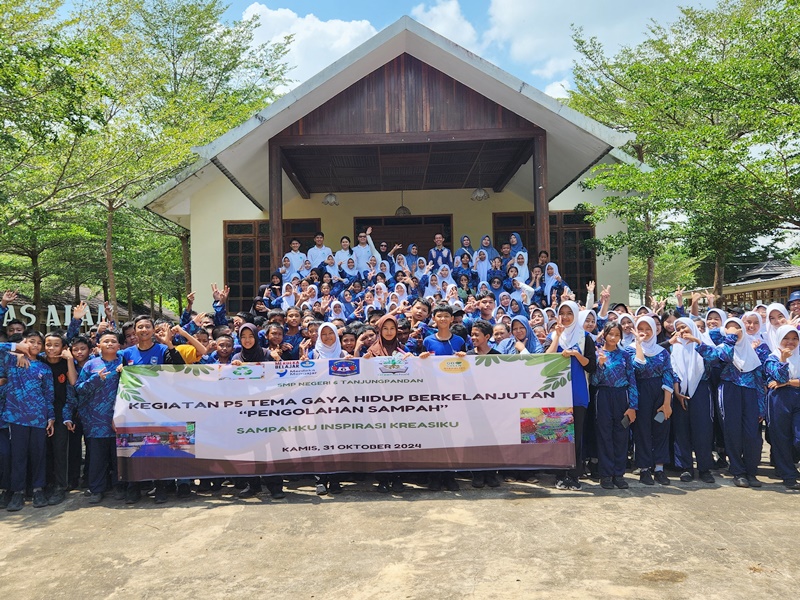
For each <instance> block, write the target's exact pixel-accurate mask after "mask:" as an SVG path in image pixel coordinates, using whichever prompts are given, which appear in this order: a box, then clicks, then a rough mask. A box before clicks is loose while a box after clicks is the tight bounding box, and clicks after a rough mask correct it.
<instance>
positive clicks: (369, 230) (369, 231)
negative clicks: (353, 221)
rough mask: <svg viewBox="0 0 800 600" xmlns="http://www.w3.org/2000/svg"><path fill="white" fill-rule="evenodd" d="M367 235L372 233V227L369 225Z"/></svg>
mask: <svg viewBox="0 0 800 600" xmlns="http://www.w3.org/2000/svg"><path fill="white" fill-rule="evenodd" d="M367 235H372V227H367Z"/></svg>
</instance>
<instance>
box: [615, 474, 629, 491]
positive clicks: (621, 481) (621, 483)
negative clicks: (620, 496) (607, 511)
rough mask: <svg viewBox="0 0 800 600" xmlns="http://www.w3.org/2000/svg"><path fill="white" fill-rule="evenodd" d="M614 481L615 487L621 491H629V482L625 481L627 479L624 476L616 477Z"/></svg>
mask: <svg viewBox="0 0 800 600" xmlns="http://www.w3.org/2000/svg"><path fill="white" fill-rule="evenodd" d="M613 481H614V485H615V486H617V487H618V488H619V489H621V490H627V489H628V482H627V481H625V478H624V477H623V476H622V475H620V476H619V477H614V478H613Z"/></svg>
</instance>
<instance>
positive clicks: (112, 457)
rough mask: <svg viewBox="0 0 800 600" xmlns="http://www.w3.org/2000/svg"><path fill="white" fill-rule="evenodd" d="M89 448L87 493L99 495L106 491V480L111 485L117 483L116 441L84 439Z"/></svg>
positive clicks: (111, 438) (112, 439) (110, 438)
mask: <svg viewBox="0 0 800 600" xmlns="http://www.w3.org/2000/svg"><path fill="white" fill-rule="evenodd" d="M86 442H87V445H88V448H91V453H92V462H90V463H89V491H90V492H92V493H93V494H101V493H103V492H105V491H107V490H108V479H109V476H110V477H111V481H112V485H113V484H115V483H116V482H117V439H116V438H113V437H109V438H86Z"/></svg>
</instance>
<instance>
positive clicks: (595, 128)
mask: <svg viewBox="0 0 800 600" xmlns="http://www.w3.org/2000/svg"><path fill="white" fill-rule="evenodd" d="M403 53H407V54H410V55H412V56H414V57H415V58H417V59H419V60H421V61H423V62H424V63H427V64H429V65H430V66H432V67H434V68H436V69H438V70H440V71H442V72H443V73H446V74H447V75H449V76H451V77H453V78H454V79H456V80H458V81H459V82H461V83H463V84H464V85H466V86H468V87H470V88H472V89H473V90H475V91H477V92H479V93H480V94H482V95H484V96H486V97H487V98H489V99H491V100H492V101H494V102H496V103H497V104H500V105H501V106H504V107H505V108H507V109H509V110H511V111H513V112H515V113H516V114H518V115H520V116H521V117H523V118H525V119H527V120H529V121H531V122H533V123H535V124H536V125H538V126H539V127H541V128H543V129H544V130H545V131H546V132H547V160H548V163H547V164H548V172H547V181H548V200H550V199H552V198H554V197H555V196H557V195H558V194H559V193H560V192H562V191H563V190H564V189H566V188H567V187H568V186H569V185H570V184H571V183H573V182H574V181H575V180H576V179H578V178H579V177H580V176H581V175H582V174H583V173H584V172H585V171H586V170H587V169H589V168H590V167H591V166H592V165H594V164H595V163H596V162H597V161H599V160H600V159H601V158H602V157H603V156H605V155H606V154H607V153H608V152H609V151H611V150H612V149H613V148H615V147H617V146H621V145H623V144H625V143H626V142H628V141H630V140H632V139H633V137H634V136H633V135H631V134H625V133H620V132H617V131H614V130H612V129H610V128H608V127H605V126H604V125H601V124H600V123H598V122H597V121H594V120H593V119H591V118H589V117H587V116H585V115H583V114H581V113H579V112H577V111H575V110H573V109H571V108H569V107H568V106H565V105H563V104H561V103H560V102H559V101H558V100H556V99H555V98H551V97H550V96H547V95H546V94H544V93H543V92H541V91H539V90H537V89H536V88H533V87H531V86H530V85H528V84H527V83H525V82H523V81H521V80H519V79H517V78H516V77H513V76H512V75H510V74H508V73H506V72H505V71H503V70H502V69H500V68H498V67H496V66H495V65H493V64H491V63H489V62H487V61H485V60H484V59H482V58H480V57H479V56H476V55H475V54H473V53H472V52H469V51H468V50H466V49H464V48H462V47H461V46H459V45H457V44H455V43H454V42H452V41H450V40H448V39H447V38H445V37H443V36H441V35H439V34H437V33H435V32H433V31H432V30H430V29H428V28H427V27H425V26H423V25H421V24H420V23H418V22H417V21H415V20H413V19H411V18H410V17H408V16H404V17H401V18H400V19H398V20H397V21H396V22H394V23H393V24H392V25H389V26H388V27H386V28H385V29H384V30H382V31H380V32H379V33H377V34H376V35H375V36H373V37H372V38H370V39H369V40H367V41H366V42H364V43H363V44H361V45H360V46H358V47H357V48H355V49H354V50H352V51H351V52H349V53H348V54H347V55H345V56H343V57H342V58H340V59H339V60H337V61H335V62H334V63H333V64H331V65H330V66H328V67H327V68H325V69H323V70H322V71H320V72H319V73H318V74H316V75H315V76H313V77H312V78H310V79H309V80H308V81H306V82H304V83H302V84H300V85H299V86H298V87H296V88H295V89H293V90H292V91H290V92H288V93H287V94H286V95H285V96H283V97H281V98H280V99H278V100H276V101H275V102H274V103H272V104H270V105H269V106H268V107H266V108H265V109H264V110H262V111H260V112H259V113H257V114H256V115H254V116H253V117H251V118H250V119H248V120H247V121H245V122H244V123H242V124H241V125H239V126H237V127H234V128H233V129H231V130H230V131H228V132H227V133H225V134H223V135H222V136H220V137H219V138H217V139H216V140H214V141H212V142H211V143H209V144H207V145H205V146H201V147H199V148H195V149H194V150H195V151H196V152H197V154H198V160H197V161H196V162H195V163H194V164H193V165H191V166H190V167H188V168H187V169H185V170H184V171H182V172H181V173H179V174H178V175H176V176H175V177H173V178H172V179H170V180H168V181H167V182H165V183H164V184H162V185H160V186H158V187H157V188H155V189H153V190H152V191H150V192H148V193H146V194H144V195H142V196H139V197H138V198H136V199H134V200H133V202H132V203H133V204H134V205H136V206H139V207H149V208H150V209H152V210H154V211H156V212H159V213H160V214H164V215H165V216H167V217H169V218H172V217H170V212H171V210H174V208H175V207H176V205H180V204H182V203H183V201H184V200H185V199H186V198H188V197H189V196H190V195H191V194H192V193H193V192H194V191H196V190H197V189H198V188H199V187H202V186H203V185H205V184H206V183H207V182H208V181H211V180H212V179H213V178H216V177H218V176H219V175H220V173H222V174H223V175H225V176H226V177H228V178H229V179H230V180H231V182H232V183H234V185H236V186H237V187H239V189H240V190H242V191H243V193H245V195H247V196H248V197H249V198H250V200H251V201H253V202H254V203H255V204H257V205H260V206H262V207H266V206H267V204H268V201H267V190H268V179H267V178H268V169H266V168H265V167H266V161H267V158H266V157H267V155H268V153H267V148H268V143H269V140H270V138H272V137H273V136H275V135H276V134H277V133H279V132H281V131H282V130H284V129H285V128H286V127H288V126H289V125H291V124H292V123H294V122H295V121H297V120H298V119H299V118H301V117H303V116H305V115H307V114H308V113H310V112H311V111H313V110H314V109H316V108H318V107H319V106H321V105H322V104H324V103H325V102H326V101H328V100H329V99H331V98H333V97H334V96H335V95H337V94H338V93H340V92H342V91H343V90H345V89H347V88H348V87H350V86H351V85H353V84H354V83H356V82H357V81H359V80H360V79H362V78H363V77H365V76H367V75H368V74H369V73H371V72H373V71H374V70H375V69H377V68H379V67H381V66H382V65H384V64H386V63H387V62H389V61H391V60H393V59H394V58H396V57H397V56H399V55H400V54H403ZM286 185H291V184H290V183H289V181H288V179H287V178H286V177H285V175H284V186H286Z"/></svg>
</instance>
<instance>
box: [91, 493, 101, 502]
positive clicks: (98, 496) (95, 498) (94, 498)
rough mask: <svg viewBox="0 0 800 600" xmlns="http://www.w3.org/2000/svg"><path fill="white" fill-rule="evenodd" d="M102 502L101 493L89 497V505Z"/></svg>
mask: <svg viewBox="0 0 800 600" xmlns="http://www.w3.org/2000/svg"><path fill="white" fill-rule="evenodd" d="M102 501H103V492H97V493H96V494H92V495H91V496H89V504H100V503H101V502H102Z"/></svg>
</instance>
